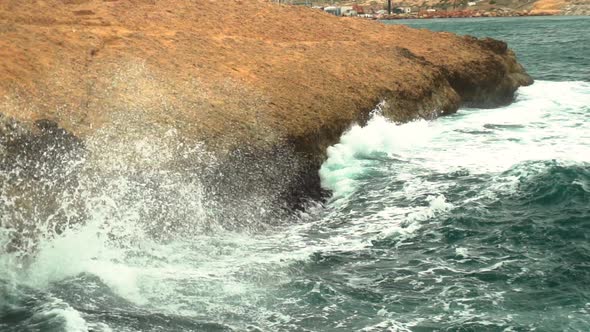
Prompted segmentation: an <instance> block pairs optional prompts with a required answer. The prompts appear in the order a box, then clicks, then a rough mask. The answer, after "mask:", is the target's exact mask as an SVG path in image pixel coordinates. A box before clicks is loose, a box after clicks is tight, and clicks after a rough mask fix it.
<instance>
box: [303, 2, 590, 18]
mask: <svg viewBox="0 0 590 332" xmlns="http://www.w3.org/2000/svg"><path fill="white" fill-rule="evenodd" d="M295 2H297V3H300V4H304V3H307V4H312V5H314V6H322V5H342V6H344V5H350V6H352V5H358V6H361V7H364V8H367V9H369V10H374V11H375V10H379V9H384V8H387V0H373V1H346V0H340V1H339V0H332V1H329V0H328V1H307V2H305V1H295ZM393 7H412V10H413V11H420V10H426V9H428V8H433V9H437V10H463V9H473V10H493V9H512V10H528V11H531V12H533V13H546V14H554V15H589V14H590V0H396V1H393Z"/></svg>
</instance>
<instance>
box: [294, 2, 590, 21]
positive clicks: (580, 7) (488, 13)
mask: <svg viewBox="0 0 590 332" xmlns="http://www.w3.org/2000/svg"><path fill="white" fill-rule="evenodd" d="M551 1H552V0H539V1H527V2H526V3H515V2H510V1H508V2H506V1H505V0H489V1H487V0H473V1H468V0H463V1H461V2H460V3H454V4H452V5H450V4H449V3H448V2H446V1H445V2H444V3H443V2H441V3H432V2H431V3H427V2H423V3H422V4H421V5H417V4H415V3H414V2H412V1H406V2H401V3H397V4H395V5H394V3H393V2H390V3H389V5H388V4H387V2H386V3H385V4H383V3H377V2H375V3H374V4H373V3H372V4H370V5H367V4H364V5H363V4H358V3H357V4H350V5H344V4H341V5H334V4H330V5H311V4H310V3H307V4H302V3H300V4H299V5H303V6H309V7H312V8H314V9H317V10H321V11H324V12H326V13H328V14H332V15H335V16H342V17H354V18H363V19H371V20H398V19H433V18H478V17H529V16H585V15H590V3H588V1H587V0H581V2H579V3H578V2H572V3H567V4H565V3H564V4H562V5H558V4H555V3H553V2H551ZM547 2H549V3H547Z"/></svg>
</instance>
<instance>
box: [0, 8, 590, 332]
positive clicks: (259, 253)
mask: <svg viewBox="0 0 590 332" xmlns="http://www.w3.org/2000/svg"><path fill="white" fill-rule="evenodd" d="M589 21H590V20H588V19H587V18H577V19H571V18H564V19H554V18H551V19H519V20H510V19H495V20H472V21H465V20H447V21H444V22H442V21H441V22H437V21H429V22H428V23H423V22H414V23H413V24H417V25H426V26H428V27H429V28H439V29H440V28H442V29H448V30H451V31H458V32H465V29H467V28H468V29H469V31H468V32H469V33H472V34H476V33H477V34H478V35H485V34H490V35H492V37H497V38H501V39H502V38H504V39H508V40H509V41H510V42H511V46H512V47H513V48H515V49H516V50H517V51H518V54H519V55H520V56H521V58H522V59H533V60H530V61H529V60H525V61H523V62H524V64H525V66H526V67H527V69H528V70H529V71H530V72H532V73H533V74H534V76H535V78H536V79H538V80H537V82H536V83H535V84H534V85H532V86H530V87H526V88H522V89H520V90H519V92H518V96H517V99H516V100H515V102H514V103H513V104H512V105H510V106H506V107H503V108H498V109H487V110H482V109H462V110H460V112H459V113H457V114H455V115H452V116H448V117H444V118H440V119H437V120H434V121H430V122H427V121H417V122H413V123H408V124H404V125H395V124H393V123H390V122H389V121H387V120H386V119H384V118H383V117H381V116H380V115H379V113H378V110H377V111H376V112H375V114H374V116H373V117H372V119H371V120H370V121H369V122H368V124H367V125H366V126H364V127H360V126H354V127H352V128H351V129H350V130H349V131H348V132H347V133H345V134H344V135H343V136H342V138H341V142H340V143H339V144H337V145H335V146H333V147H331V148H330V149H329V151H328V155H329V158H328V160H327V161H326V162H325V164H324V165H323V166H322V169H321V170H320V175H321V178H322V182H323V186H324V187H325V188H327V189H330V190H332V191H333V197H332V198H331V199H330V200H329V201H328V202H326V203H325V204H323V205H321V204H317V205H311V206H309V208H308V209H307V210H306V211H305V212H304V213H301V214H300V215H299V216H296V217H289V218H286V217H284V216H280V215H274V214H273V213H272V212H269V211H267V210H270V209H265V205H264V202H265V201H264V197H248V198H247V199H248V200H250V201H254V204H245V205H244V206H241V205H240V204H238V203H236V202H235V201H234V202H232V203H228V202H222V201H218V200H217V199H216V198H215V197H217V196H215V197H214V195H210V194H209V193H207V192H204V190H203V187H202V184H201V183H200V180H199V177H198V176H195V177H194V178H187V177H186V174H187V173H190V174H199V173H200V172H206V171H207V170H206V169H205V168H206V167H207V166H206V165H207V164H210V163H215V160H214V158H213V157H212V156H209V155H208V154H207V153H206V152H205V150H204V149H203V148H202V147H199V146H186V145H183V144H179V138H178V137H176V135H177V134H176V133H175V131H174V130H169V129H166V128H163V129H162V130H158V129H157V128H156V129H152V130H154V131H155V132H153V133H149V135H146V134H145V131H143V130H140V131H138V132H131V133H129V132H127V131H124V132H125V135H127V137H126V138H125V140H122V141H124V142H125V143H124V144H123V143H121V144H119V145H117V144H112V142H113V141H111V140H109V137H110V135H112V133H98V134H97V135H96V137H93V138H91V139H89V141H88V142H87V145H88V151H89V153H88V154H87V155H85V156H82V157H80V158H77V159H76V158H74V160H73V161H72V162H71V163H69V164H68V165H66V166H65V170H64V169H62V170H59V174H68V172H69V171H73V169H75V170H76V172H77V173H79V174H81V176H80V177H79V178H77V179H76V181H75V183H69V182H68V181H71V180H69V179H68V178H67V176H66V177H65V178H57V180H56V177H55V176H54V175H55V174H52V171H51V170H45V171H42V172H41V173H40V174H36V175H35V176H33V178H34V179H35V181H36V182H34V183H36V184H37V185H36V186H26V185H24V183H30V182H31V181H29V182H27V181H20V180H19V179H21V178H23V177H25V176H30V175H27V174H25V175H23V174H20V173H19V174H15V172H16V171H17V170H13V171H7V172H4V174H2V177H1V179H2V181H3V186H2V187H0V190H1V192H0V193H1V194H2V196H1V197H0V212H1V213H2V214H1V215H0V221H1V222H2V224H3V225H12V226H13V228H12V229H11V228H10V227H4V228H1V229H0V231H1V232H3V233H0V245H2V246H3V247H4V248H6V249H8V248H12V249H11V250H8V251H9V252H5V253H2V254H1V256H0V331H14V332H16V331H116V332H119V331H226V330H227V331H231V330H235V331H531V330H536V331H561V330H568V331H588V330H590V242H589V240H590V82H589V81H590V77H589V76H588V75H587V74H588V68H589V67H588V61H589V59H588V58H589V56H590V54H589V52H588V45H590V41H589V40H588V38H589V36H590V22H589ZM553 25H555V26H556V27H559V28H556V29H553V28H551V27H552V26H553ZM541 27H545V28H546V29H549V30H551V31H554V32H555V33H556V34H557V35H556V36H552V35H551V33H549V32H547V31H545V30H539V29H541ZM570 27H571V29H570ZM552 29H553V30H552ZM531 36H532V37H531ZM580 36H582V37H580ZM529 37H530V38H533V37H534V38H535V40H534V42H533V41H531V39H530V38H529ZM555 38H557V39H559V42H556V40H555ZM584 38H585V42H584V40H582V39H584ZM568 41H570V42H568ZM579 43H582V44H583V45H580V44H579ZM539 48H541V49H549V50H552V52H553V53H551V52H549V53H547V52H541V53H543V55H538V54H537V53H538V52H539ZM580 52H581V53H580ZM547 54H549V55H547ZM551 54H553V55H551ZM556 54H559V56H557V55H556ZM537 56H549V58H548V59H547V61H537V60H536V59H537V58H536V57H537ZM555 68H560V70H554V69H555ZM584 73H585V74H584ZM120 135H121V133H117V137H120ZM150 137H157V139H155V138H150ZM105 142H109V143H108V144H107V143H105ZM203 165H205V166H203ZM15 169H17V168H15ZM64 183H65V184H68V185H67V186H66V185H62V184H64ZM48 197H50V198H51V199H49V198H48ZM249 203H252V202H249ZM43 204H46V205H47V204H49V205H51V204H53V205H54V208H46V206H41V205H43ZM224 210H231V211H230V212H232V213H229V212H228V213H221V212H219V211H224ZM46 211H54V213H52V214H47V213H46ZM236 211H237V212H236ZM227 216H231V217H227ZM79 218H83V219H84V220H85V222H84V223H79V222H77V220H78V219H79ZM57 219H59V220H65V222H62V223H61V225H60V226H58V227H60V230H59V232H58V231H56V230H55V227H56V226H55V224H56V223H55V222H54V221H55V220H57ZM269 219H278V221H277V220H275V222H273V223H272V226H267V225H268V222H267V220H269ZM26 220H28V221H30V222H29V223H28V224H34V225H36V226H35V227H34V229H29V228H27V227H25V228H22V227H21V229H18V226H15V225H17V224H18V223H17V222H18V221H26ZM58 224H59V223H58ZM226 224H233V225H234V227H226ZM76 225H83V226H76ZM17 231H18V232H29V233H30V234H36V237H37V238H41V239H42V240H41V241H40V242H38V243H27V242H26V241H25V240H24V239H21V240H20V241H19V243H17V244H15V243H12V242H9V239H11V238H13V237H14V236H11V235H14V234H11V232H17ZM56 233H59V235H55V234H56ZM15 248H16V249H15ZM32 251H34V252H36V253H37V254H35V255H31V254H30V252H32Z"/></svg>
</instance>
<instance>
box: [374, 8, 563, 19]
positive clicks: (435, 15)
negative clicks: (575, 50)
mask: <svg viewBox="0 0 590 332" xmlns="http://www.w3.org/2000/svg"><path fill="white" fill-rule="evenodd" d="M537 16H542V17H547V16H567V15H561V14H554V13H546V12H541V13H531V12H526V11H506V12H500V11H492V12H490V11H471V10H467V11H452V12H446V11H440V12H432V13H415V14H413V13H412V14H392V15H383V16H381V17H375V18H370V19H374V20H380V21H393V20H407V19H417V20H429V19H444V18H496V17H537Z"/></svg>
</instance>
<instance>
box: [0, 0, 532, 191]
mask: <svg viewBox="0 0 590 332" xmlns="http://www.w3.org/2000/svg"><path fill="white" fill-rule="evenodd" d="M0 59H1V61H0V78H1V79H0V113H2V114H4V115H5V118H12V119H14V120H16V121H18V122H20V123H22V124H24V125H25V126H26V125H27V124H28V123H32V122H34V121H38V120H51V121H53V122H56V123H57V124H59V126H60V127H62V128H64V129H66V130H67V131H68V132H70V133H72V134H73V135H75V136H77V137H80V138H82V140H84V138H85V137H89V136H92V135H94V133H96V131H97V130H100V129H104V128H109V127H116V126H119V127H120V126H121V123H125V122H126V121H129V125H131V124H132V123H138V122H140V123H143V124H147V125H150V126H151V124H153V125H158V126H164V127H167V128H174V129H175V130H178V131H179V132H180V133H181V135H182V136H183V137H185V138H187V139H194V140H195V141H201V142H204V143H205V145H206V146H207V147H208V149H210V150H211V151H215V153H219V154H220V155H225V156H229V157H227V158H229V159H231V158H232V157H231V156H232V155H235V154H234V152H235V151H237V150H249V151H254V152H252V153H253V154H254V155H256V154H260V155H266V156H270V157H268V158H270V159H267V161H268V160H272V158H273V157H272V156H275V155H276V154H275V152H273V151H276V150H277V149H282V147H286V148H287V149H289V150H290V151H291V152H292V153H291V154H292V155H294V156H296V157H295V159H297V160H299V161H302V163H298V165H304V166H301V168H299V169H293V170H292V173H293V175H294V176H295V177H296V178H297V181H296V183H297V184H296V185H294V187H296V188H294V189H293V188H292V189H290V193H291V194H293V195H295V196H299V195H300V194H301V192H300V191H301V190H303V191H304V192H305V193H307V194H309V193H311V192H313V191H314V190H317V186H318V182H317V176H316V175H315V174H316V173H315V172H316V170H317V167H318V166H319V164H320V162H321V161H322V159H323V158H324V152H325V149H326V147H327V146H329V145H331V144H334V143H335V142H337V140H338V138H339V137H340V135H341V133H342V132H343V131H344V130H346V128H347V127H348V126H350V124H351V123H354V122H359V121H360V122H363V121H365V120H366V118H367V116H368V113H369V112H370V111H371V110H372V109H373V108H374V107H375V105H376V104H377V103H379V102H380V101H385V102H386V104H387V106H386V108H385V114H386V115H387V116H388V117H390V118H391V119H393V120H395V121H408V120H411V119H414V118H432V117H435V116H439V115H443V114H449V113H452V112H455V111H456V110H457V108H458V107H459V106H460V105H461V104H469V105H472V106H483V107H492V106H496V105H501V104H506V103H509V102H510V101H511V100H512V97H513V94H514V92H515V91H516V89H517V88H518V87H519V86H522V85H528V84H530V83H531V82H532V80H531V78H530V77H529V76H528V75H527V74H526V73H525V72H524V70H523V68H522V67H521V66H520V65H519V64H518V63H517V61H516V58H515V56H514V54H513V53H512V51H510V50H509V49H508V48H507V46H506V44H505V43H503V42H500V41H495V40H491V39H485V40H477V39H475V38H471V37H459V36H456V35H454V34H450V33H434V32H430V31H426V30H415V29H410V28H408V27H405V26H401V25H391V26H386V25H383V24H380V23H377V22H369V21H365V20H357V19H344V18H336V17H333V16H330V15H327V14H324V13H322V12H320V11H316V10H311V9H308V8H303V7H293V6H282V5H276V4H271V3H268V2H266V1H257V0H251V1H240V0H231V1H223V2H217V1H209V0H196V1H183V0H167V1H159V0H128V1H124V0H109V1H107V0H43V1H42V0H29V1H20V0H4V1H2V2H0ZM131 118H133V119H134V120H133V121H131V120H129V119H131ZM11 121H12V120H11ZM289 165H291V164H289ZM289 167H291V166H289Z"/></svg>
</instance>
